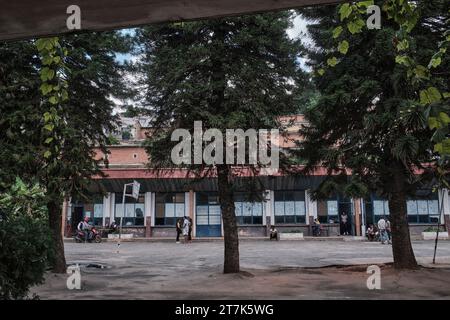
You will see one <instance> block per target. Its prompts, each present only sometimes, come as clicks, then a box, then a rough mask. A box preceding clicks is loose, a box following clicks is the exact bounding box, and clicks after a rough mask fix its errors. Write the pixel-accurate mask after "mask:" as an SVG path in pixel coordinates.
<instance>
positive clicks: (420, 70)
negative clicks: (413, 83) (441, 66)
mask: <svg viewBox="0 0 450 320" xmlns="http://www.w3.org/2000/svg"><path fill="white" fill-rule="evenodd" d="M414 73H415V75H416V77H417V78H420V79H429V77H430V75H429V72H428V69H427V68H425V67H424V66H422V65H418V66H416V67H415V68H414Z"/></svg>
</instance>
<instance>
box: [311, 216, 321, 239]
mask: <svg viewBox="0 0 450 320" xmlns="http://www.w3.org/2000/svg"><path fill="white" fill-rule="evenodd" d="M312 231H313V236H314V237H318V236H320V221H319V219H317V218H316V219H314V225H313V227H312Z"/></svg>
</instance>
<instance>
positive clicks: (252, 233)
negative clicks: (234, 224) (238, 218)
mask: <svg viewBox="0 0 450 320" xmlns="http://www.w3.org/2000/svg"><path fill="white" fill-rule="evenodd" d="M238 233H239V236H240V237H266V236H268V235H267V234H266V226H263V225H258V226H240V227H238Z"/></svg>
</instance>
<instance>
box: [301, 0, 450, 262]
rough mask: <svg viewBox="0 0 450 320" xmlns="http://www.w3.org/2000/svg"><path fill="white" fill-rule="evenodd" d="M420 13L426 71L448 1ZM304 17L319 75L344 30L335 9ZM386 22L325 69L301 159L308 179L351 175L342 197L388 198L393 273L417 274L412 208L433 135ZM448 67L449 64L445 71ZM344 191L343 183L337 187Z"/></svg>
mask: <svg viewBox="0 0 450 320" xmlns="http://www.w3.org/2000/svg"><path fill="white" fill-rule="evenodd" d="M378 4H380V3H378ZM418 5H419V6H420V7H421V9H422V14H421V20H420V22H419V24H418V26H417V27H416V28H415V29H414V30H413V32H412V34H413V36H414V43H410V46H411V47H412V48H413V49H414V52H415V58H416V59H417V60H418V61H420V62H421V63H422V64H424V65H427V63H428V62H427V60H429V57H430V53H432V52H433V51H435V50H436V48H437V46H438V42H439V36H440V32H439V31H441V30H442V29H443V27H444V26H445V25H444V24H445V18H446V14H447V13H446V10H445V9H444V5H445V2H444V1H439V0H436V1H419V2H418ZM301 12H302V14H303V15H304V17H306V18H308V19H311V21H313V22H312V23H311V25H310V26H309V32H310V34H311V37H312V38H313V40H314V42H315V45H316V47H314V48H310V51H309V54H308V55H309V58H310V59H311V62H310V64H311V66H312V67H313V68H314V69H315V70H316V71H318V70H320V69H321V68H324V67H325V66H327V61H328V59H330V58H331V57H333V56H334V55H336V52H335V51H336V49H335V48H336V42H335V40H334V39H333V29H334V28H335V27H337V26H338V25H339V18H338V12H337V11H336V6H322V7H316V8H311V9H304V10H302V11H301ZM382 21H383V25H382V28H381V30H367V29H365V30H364V31H363V32H362V33H361V34H357V35H353V36H350V37H349V38H348V39H347V40H348V42H349V47H350V48H349V50H348V53H347V55H346V56H345V57H343V58H342V59H341V60H340V61H339V63H338V64H337V65H336V66H335V67H333V68H326V67H325V68H326V71H325V73H324V74H323V75H320V74H318V73H316V74H315V75H316V76H315V79H314V81H315V84H316V87H317V89H318V90H319V92H320V94H321V96H320V98H319V100H318V102H317V104H316V106H315V107H314V108H312V109H310V110H309V111H308V112H307V113H306V117H307V119H308V121H309V123H310V125H309V126H308V127H307V128H304V129H303V130H302V134H303V135H304V136H305V141H304V142H303V143H301V144H300V148H301V150H300V152H299V156H300V157H301V158H303V159H305V160H306V162H307V165H306V171H310V170H313V169H314V167H315V166H317V165H323V166H326V167H327V168H328V169H329V170H330V173H331V172H332V171H333V170H335V172H341V173H342V172H343V167H346V168H347V169H350V170H351V171H352V176H351V179H350V181H349V184H346V185H344V186H342V190H348V191H351V192H356V193H358V190H359V191H364V190H365V187H369V190H372V191H376V192H377V193H379V194H381V195H384V196H386V197H387V199H388V200H389V211H390V219H391V223H392V237H393V240H392V241H393V246H392V248H393V257H394V266H395V267H396V268H416V267H417V262H416V259H415V256H414V252H413V249H412V246H411V241H410V235H409V227H408V221H407V211H406V200H407V197H408V196H412V195H414V194H415V192H416V190H417V188H418V187H420V185H421V184H423V183H425V180H426V179H425V176H427V175H417V169H423V170H426V169H427V167H426V166H425V165H426V164H429V163H430V162H431V161H433V160H434V159H435V155H433V152H432V150H433V143H432V142H431V135H432V132H431V131H430V130H429V129H428V126H427V123H426V120H425V119H426V117H425V112H426V110H424V108H423V107H422V106H421V105H419V104H418V103H416V102H415V101H417V100H418V99H417V95H418V90H417V87H416V86H415V85H413V84H411V81H410V80H409V79H407V75H406V72H405V69H404V67H402V66H401V65H399V64H397V63H396V62H395V57H396V54H397V53H396V49H395V39H396V26H395V25H390V24H389V23H390V21H389V20H388V19H386V17H383V19H382ZM445 65H447V66H448V61H447V62H446V63H444V67H443V70H445ZM320 73H322V72H320ZM433 81H434V82H435V85H436V87H439V88H441V89H445V87H446V86H448V72H447V73H445V72H444V73H443V74H440V75H436V77H435V78H433ZM334 180H339V179H334ZM341 182H342V179H341ZM347 182H348V181H346V183H347ZM330 185H333V182H332V179H331V178H330V179H328V180H327V181H325V182H324V183H323V184H322V186H321V187H322V188H323V189H328V190H327V191H328V192H329V191H330V188H329V187H330ZM339 185H342V183H340V182H335V183H334V186H339ZM320 193H321V190H319V191H318V194H320ZM326 194H327V192H323V193H322V196H323V195H326Z"/></svg>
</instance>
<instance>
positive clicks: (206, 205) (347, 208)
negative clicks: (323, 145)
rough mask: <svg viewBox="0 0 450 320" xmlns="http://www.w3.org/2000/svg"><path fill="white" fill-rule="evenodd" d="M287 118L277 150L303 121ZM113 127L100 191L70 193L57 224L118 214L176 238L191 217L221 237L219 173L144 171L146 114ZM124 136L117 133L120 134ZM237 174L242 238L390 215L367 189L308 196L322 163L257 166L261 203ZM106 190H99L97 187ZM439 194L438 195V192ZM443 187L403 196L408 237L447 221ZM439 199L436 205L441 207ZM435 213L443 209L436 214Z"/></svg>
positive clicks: (355, 226) (68, 228) (139, 228)
mask: <svg viewBox="0 0 450 320" xmlns="http://www.w3.org/2000/svg"><path fill="white" fill-rule="evenodd" d="M282 120H283V121H285V122H286V123H289V130H288V136H287V137H286V138H283V141H281V142H280V146H281V147H282V148H286V149H289V148H291V147H294V146H295V143H294V141H295V140H296V139H300V137H299V136H298V133H297V132H298V129H299V126H301V125H302V124H303V123H304V118H303V117H302V116H301V115H296V116H292V117H285V119H282ZM125 122H126V123H128V125H127V126H122V127H121V128H119V129H118V132H116V133H115V135H116V137H117V138H118V139H119V140H120V144H117V145H111V146H109V147H108V149H109V151H110V153H109V154H108V155H105V154H103V153H102V152H101V151H99V150H97V156H98V157H99V158H102V159H104V160H106V162H107V163H108V166H107V167H105V168H104V169H103V172H104V173H105V175H106V176H105V177H94V178H93V179H95V180H97V182H99V184H98V185H99V186H100V188H101V189H99V190H98V194H99V196H98V197H96V198H94V200H93V201H91V202H90V203H84V202H81V201H77V200H76V199H71V201H66V202H65V203H64V206H63V228H64V233H65V235H66V236H70V235H71V234H72V233H73V231H74V230H75V228H76V225H77V223H78V222H79V221H80V220H81V219H82V218H83V217H84V216H86V215H87V216H90V217H91V219H92V221H93V223H94V224H95V225H97V226H107V225H109V224H110V223H111V222H112V221H113V220H115V221H116V222H117V223H118V222H119V221H120V217H121V216H122V215H123V218H122V220H123V222H122V223H123V233H132V234H134V236H136V237H175V234H176V231H175V222H176V219H177V218H178V217H183V216H189V217H191V218H192V221H193V236H194V237H196V238H200V237H222V236H223V225H222V219H221V212H220V206H219V200H218V193H217V179H216V178H215V177H214V176H209V177H206V178H203V179H201V180H198V179H196V178H195V176H194V175H193V174H192V173H189V172H188V171H187V170H182V169H177V170H165V171H164V170H162V171H158V172H154V171H149V170H148V169H147V168H146V167H145V165H146V163H147V161H148V155H147V153H146V152H145V150H144V148H143V147H142V146H141V145H142V141H143V140H144V139H145V133H146V132H149V131H150V130H151V128H148V120H147V119H145V118H137V119H134V120H133V119H127V121H125ZM122 137H123V139H122ZM237 175H238V178H236V183H237V192H236V194H235V207H236V209H235V210H236V211H235V214H236V218H237V222H238V225H239V235H240V236H242V237H264V236H267V234H268V229H269V227H270V226H271V225H275V226H276V228H277V229H278V230H279V231H280V232H303V234H304V235H305V236H309V235H312V224H313V220H314V219H315V218H318V220H319V221H320V222H321V224H322V225H323V227H324V229H325V231H326V233H325V235H328V236H336V235H339V234H340V221H339V220H340V216H341V214H342V213H343V212H345V213H347V215H348V216H349V220H350V223H351V233H352V235H356V236H360V235H364V233H365V228H366V226H368V225H369V224H372V223H376V222H377V221H378V219H379V218H380V217H382V216H383V215H386V216H387V215H389V208H388V202H387V201H386V200H385V199H382V198H379V197H377V196H376V195H372V196H370V197H368V198H366V199H352V198H345V197H341V196H339V195H336V196H334V197H331V198H329V199H326V200H322V201H314V200H313V199H311V197H310V191H311V190H312V189H314V188H316V187H317V186H318V185H319V184H320V182H321V181H323V179H324V178H325V176H326V169H325V168H317V170H316V171H315V172H314V173H313V174H311V175H308V176H299V175H287V174H281V173H279V172H278V171H273V170H261V171H260V172H259V180H260V182H262V184H263V186H264V189H265V190H264V191H263V192H262V195H261V198H264V199H265V200H264V201H256V202H251V201H249V199H248V198H249V197H248V196H247V193H248V191H247V190H246V184H245V181H246V179H248V172H245V170H241V171H240V172H239V173H238V174H237ZM133 180H136V181H138V182H139V183H140V195H139V198H138V199H137V200H135V199H133V198H130V197H127V198H126V201H125V208H123V205H122V194H123V186H124V184H126V183H130V182H132V181H133ZM101 191H104V192H106V195H100V194H101V193H102V192H101ZM441 197H442V198H441ZM448 198H449V193H448V191H447V190H444V192H443V193H442V192H438V193H433V192H432V191H431V190H420V191H418V192H417V195H416V196H415V197H414V198H411V199H408V202H407V213H408V221H409V224H410V231H411V235H412V236H413V237H417V236H420V234H421V232H422V231H424V230H426V229H428V228H430V227H435V226H437V224H438V223H439V224H440V225H441V227H442V228H444V229H445V230H448V228H449V227H450V207H449V199H448ZM441 204H442V210H440V205H441ZM440 212H441V213H440Z"/></svg>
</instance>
